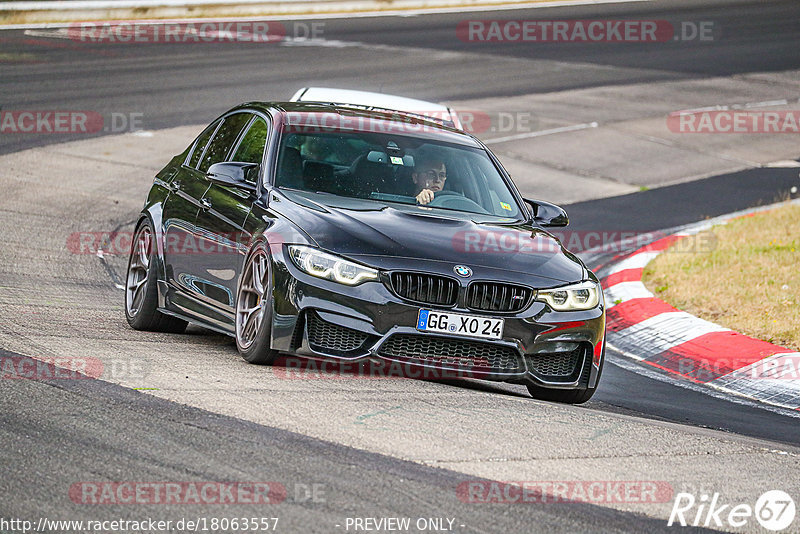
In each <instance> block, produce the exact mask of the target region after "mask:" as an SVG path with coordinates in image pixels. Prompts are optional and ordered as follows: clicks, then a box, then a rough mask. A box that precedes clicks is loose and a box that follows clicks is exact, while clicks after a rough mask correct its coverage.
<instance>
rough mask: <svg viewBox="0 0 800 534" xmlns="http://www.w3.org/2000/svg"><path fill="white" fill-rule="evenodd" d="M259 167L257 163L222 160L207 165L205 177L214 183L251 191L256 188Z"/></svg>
mask: <svg viewBox="0 0 800 534" xmlns="http://www.w3.org/2000/svg"><path fill="white" fill-rule="evenodd" d="M259 167H260V165H259V164H258V163H243V162H240V161H224V162H220V163H215V164H213V165H212V166H211V167H209V168H208V172H207V173H206V177H207V178H208V179H209V180H211V181H212V182H214V183H215V184H220V185H227V186H230V187H238V188H239V189H244V190H246V191H250V192H253V191H255V190H256V181H257V180H258V169H259Z"/></svg>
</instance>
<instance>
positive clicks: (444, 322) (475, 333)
mask: <svg viewBox="0 0 800 534" xmlns="http://www.w3.org/2000/svg"><path fill="white" fill-rule="evenodd" d="M504 322H505V321H504V320H503V319H493V318H491V317H478V316H476V315H462V314H460V313H450V312H439V311H433V310H420V311H419V316H418V317H417V330H420V331H422V332H439V333H442V334H453V335H456V336H469V337H480V338H484V339H500V338H501V337H503V323H504Z"/></svg>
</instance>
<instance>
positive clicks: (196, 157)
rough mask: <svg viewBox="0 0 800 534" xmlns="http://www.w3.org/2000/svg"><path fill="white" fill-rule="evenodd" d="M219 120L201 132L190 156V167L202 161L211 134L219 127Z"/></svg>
mask: <svg viewBox="0 0 800 534" xmlns="http://www.w3.org/2000/svg"><path fill="white" fill-rule="evenodd" d="M218 124H219V121H216V122H214V123H213V124H212V125H211V126H209V127H208V128H206V130H205V131H204V132H203V133H201V134H200V137H198V138H197V141H196V142H195V144H194V151H193V152H192V155H191V157H190V158H189V163H188V165H189V167H192V168H196V167H197V163H198V162H199V161H200V156H202V155H203V150H205V148H206V145H207V144H208V140H209V139H211V134H213V133H214V130H216V129H217V125H218Z"/></svg>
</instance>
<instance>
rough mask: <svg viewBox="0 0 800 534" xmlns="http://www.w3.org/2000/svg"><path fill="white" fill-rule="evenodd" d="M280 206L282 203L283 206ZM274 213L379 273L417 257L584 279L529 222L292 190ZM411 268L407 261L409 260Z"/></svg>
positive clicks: (575, 263)
mask: <svg viewBox="0 0 800 534" xmlns="http://www.w3.org/2000/svg"><path fill="white" fill-rule="evenodd" d="M276 200H277V202H276ZM270 209H272V210H274V211H275V212H277V213H279V214H281V215H282V216H284V217H286V218H287V219H289V220H290V221H292V222H293V223H294V224H295V225H296V226H297V227H299V228H300V229H301V230H302V231H303V232H305V233H306V234H307V235H308V236H309V237H310V238H311V239H313V240H314V241H315V242H316V243H317V244H318V245H319V247H321V248H323V249H325V250H328V251H331V252H334V253H337V254H341V255H344V256H348V257H351V258H353V259H358V260H360V261H363V262H365V263H367V264H370V265H373V266H375V267H379V268H391V267H390V266H391V265H396V264H397V262H392V261H390V260H391V258H412V259H420V260H428V261H437V262H447V263H449V264H451V267H449V268H450V269H452V266H454V265H457V264H463V265H467V266H469V267H473V268H474V267H485V268H489V269H492V270H498V269H499V270H505V271H513V272H517V273H524V274H526V275H529V276H533V277H537V278H545V279H550V280H553V281H554V282H556V284H554V285H557V283H570V282H577V281H580V280H582V279H583V278H584V275H585V271H584V266H583V264H582V263H581V262H580V260H578V259H577V258H576V257H575V256H574V255H573V254H571V253H570V252H568V251H567V250H566V249H564V248H563V247H562V246H561V243H560V242H559V241H558V240H557V239H556V238H555V237H553V236H552V235H550V234H548V233H547V232H545V231H544V230H542V229H541V228H539V227H537V226H534V225H531V224H529V223H511V224H509V223H508V222H503V220H502V219H500V218H497V217H491V216H482V215H478V214H468V213H464V212H455V211H452V212H450V211H446V210H439V209H430V208H422V207H419V206H410V205H409V206H405V205H402V204H391V205H387V204H382V203H379V202H375V201H369V200H360V199H350V198H341V197H327V196H324V195H319V194H314V193H303V194H300V193H294V192H289V191H285V192H284V194H283V195H282V196H280V197H278V196H275V197H273V201H272V202H270ZM404 263H405V262H404Z"/></svg>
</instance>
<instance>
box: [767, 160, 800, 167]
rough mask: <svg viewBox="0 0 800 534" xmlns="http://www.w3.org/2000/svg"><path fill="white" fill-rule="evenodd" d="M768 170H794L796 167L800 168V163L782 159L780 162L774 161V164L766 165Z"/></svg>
mask: <svg viewBox="0 0 800 534" xmlns="http://www.w3.org/2000/svg"><path fill="white" fill-rule="evenodd" d="M764 167H767V168H768V169H792V168H796V167H800V161H795V160H793V159H782V160H778V161H773V162H772V163H767V164H766V165H764Z"/></svg>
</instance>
